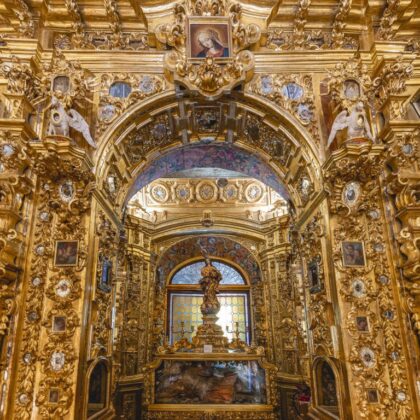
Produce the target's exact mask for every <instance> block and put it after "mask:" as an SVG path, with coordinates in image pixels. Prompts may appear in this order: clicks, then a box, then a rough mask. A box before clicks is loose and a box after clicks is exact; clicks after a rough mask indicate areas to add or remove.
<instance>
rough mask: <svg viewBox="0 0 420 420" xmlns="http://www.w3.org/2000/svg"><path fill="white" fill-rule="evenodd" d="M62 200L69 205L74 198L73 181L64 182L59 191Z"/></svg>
mask: <svg viewBox="0 0 420 420" xmlns="http://www.w3.org/2000/svg"><path fill="white" fill-rule="evenodd" d="M58 192H59V193H60V198H61V199H62V200H63V201H64V202H65V203H69V202H70V201H71V200H72V199H73V197H74V187H73V183H72V182H71V181H64V182H63V183H62V184H61V185H60V187H59V189H58Z"/></svg>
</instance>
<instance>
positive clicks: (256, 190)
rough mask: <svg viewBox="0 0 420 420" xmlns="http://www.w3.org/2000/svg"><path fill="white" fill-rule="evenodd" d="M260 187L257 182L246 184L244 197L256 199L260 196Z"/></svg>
mask: <svg viewBox="0 0 420 420" xmlns="http://www.w3.org/2000/svg"><path fill="white" fill-rule="evenodd" d="M262 193H263V192H262V189H261V187H260V186H259V185H257V184H251V185H248V186H247V187H246V189H245V197H246V198H247V200H248V201H250V202H252V203H253V202H255V201H258V200H259V199H260V198H261V196H262Z"/></svg>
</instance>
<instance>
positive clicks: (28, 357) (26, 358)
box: [23, 353, 32, 365]
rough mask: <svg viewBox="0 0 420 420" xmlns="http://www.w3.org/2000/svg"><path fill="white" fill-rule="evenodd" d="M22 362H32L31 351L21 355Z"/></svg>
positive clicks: (26, 363) (27, 363)
mask: <svg viewBox="0 0 420 420" xmlns="http://www.w3.org/2000/svg"><path fill="white" fill-rule="evenodd" d="M23 362H24V363H25V365H29V364H30V363H31V362H32V353H25V354H24V355H23Z"/></svg>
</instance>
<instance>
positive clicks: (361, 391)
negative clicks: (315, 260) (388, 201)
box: [323, 142, 413, 419]
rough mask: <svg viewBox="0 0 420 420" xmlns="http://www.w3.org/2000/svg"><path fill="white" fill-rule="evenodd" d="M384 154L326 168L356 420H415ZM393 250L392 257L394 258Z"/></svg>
mask: <svg viewBox="0 0 420 420" xmlns="http://www.w3.org/2000/svg"><path fill="white" fill-rule="evenodd" d="M383 164H384V146H382V145H372V144H371V143H370V142H365V143H361V144H358V145H346V146H344V147H342V148H341V149H340V150H338V151H336V152H334V153H333V154H332V155H331V156H330V158H329V159H328V160H327V161H326V163H325V164H324V166H323V170H324V178H325V181H326V189H327V190H328V192H329V194H330V198H329V207H330V212H331V219H330V223H331V233H332V241H333V244H332V246H333V260H334V270H335V278H336V280H337V288H338V290H339V306H340V312H341V313H342V314H346V315H345V316H346V318H345V319H342V321H341V323H342V330H343V344H344V346H343V348H344V352H345V360H346V365H347V372H348V376H349V377H348V386H349V389H350V395H351V398H352V400H353V401H354V404H353V405H352V408H353V417H354V418H365V417H369V416H376V417H378V416H380V415H384V414H385V413H387V414H386V415H387V416H395V415H398V417H399V418H401V419H410V418H412V414H413V408H412V400H411V398H410V390H409V389H408V387H407V372H408V366H407V363H406V358H405V357H406V356H405V355H404V354H403V352H402V347H401V337H402V331H401V329H400V320H399V319H398V313H397V308H396V302H395V299H394V293H395V290H394V281H393V278H392V277H393V273H392V271H391V269H390V266H391V264H392V263H391V259H390V258H391V256H390V254H389V246H387V237H386V235H385V232H384V229H385V228H384V226H386V219H385V214H384V212H383V206H382V198H381V189H380V184H379V175H380V173H381V171H382V168H383ZM387 249H388V251H387Z"/></svg>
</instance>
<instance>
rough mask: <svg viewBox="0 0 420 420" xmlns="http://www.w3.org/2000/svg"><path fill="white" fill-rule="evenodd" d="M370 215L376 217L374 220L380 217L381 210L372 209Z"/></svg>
mask: <svg viewBox="0 0 420 420" xmlns="http://www.w3.org/2000/svg"><path fill="white" fill-rule="evenodd" d="M368 215H369V217H370V218H371V219H374V220H377V219H379V211H378V210H376V209H373V210H370V211H369V213H368Z"/></svg>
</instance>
